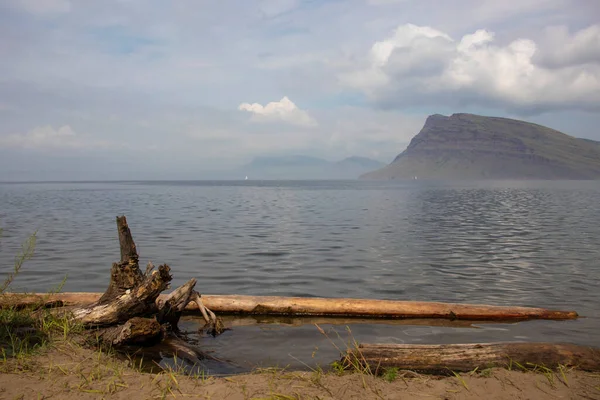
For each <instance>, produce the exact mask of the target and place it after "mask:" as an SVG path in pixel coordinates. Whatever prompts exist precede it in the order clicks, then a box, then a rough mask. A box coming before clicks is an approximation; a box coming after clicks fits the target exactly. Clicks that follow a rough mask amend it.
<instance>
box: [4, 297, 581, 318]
mask: <svg viewBox="0 0 600 400" xmlns="http://www.w3.org/2000/svg"><path fill="white" fill-rule="evenodd" d="M99 297H100V294H99V293H57V294H53V295H40V294H35V295H28V296H23V295H17V294H6V295H3V296H0V307H2V306H7V305H11V304H12V305H13V306H14V305H20V306H23V305H24V304H31V305H39V304H40V303H41V304H51V303H52V304H56V302H62V304H63V305H65V306H69V305H78V304H82V303H91V302H94V301H97V300H98V298H99ZM166 298H167V296H165V295H161V296H159V297H158V299H159V301H160V300H165V299H166ZM202 301H203V303H204V306H205V307H207V308H209V309H211V310H213V311H214V312H217V313H219V314H238V315H285V316H321V317H351V318H378V319H409V318H410V319H413V318H414V319H432V318H433V319H446V320H452V321H457V320H463V321H503V322H510V321H526V320H532V319H546V320H570V319H576V318H578V317H579V315H578V314H577V312H575V311H557V310H547V309H544V308H534V307H512V306H490V305H480V304H459V303H440V302H420V301H397V300H371V299H348V298H337V299H336V298H318V297H310V298H306V297H275V296H240V295H202ZM197 310H198V305H197V303H196V302H190V303H188V304H187V305H186V307H185V311H188V312H194V311H196V312H197Z"/></svg>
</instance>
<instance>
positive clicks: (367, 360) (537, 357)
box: [342, 343, 600, 375]
mask: <svg viewBox="0 0 600 400" xmlns="http://www.w3.org/2000/svg"><path fill="white" fill-rule="evenodd" d="M342 365H344V366H345V368H347V369H354V368H356V367H357V366H360V367H361V368H365V367H367V366H368V368H369V370H370V371H371V372H373V373H382V372H384V371H385V370H386V369H389V368H398V369H403V370H411V371H415V372H419V373H427V374H444V375H447V374H452V371H454V372H465V371H473V370H474V369H475V368H478V369H480V370H481V369H486V368H492V367H504V368H513V369H521V368H523V369H535V368H536V367H537V368H538V369H539V368H540V367H546V368H550V369H554V368H557V367H559V366H561V365H562V366H565V367H575V368H577V369H581V370H584V371H600V349H598V348H593V347H586V346H578V345H574V344H555V343H477V344H441V345H433V344H430V345H421V344H361V345H359V347H358V348H356V349H350V350H348V353H347V354H346V355H344V356H343V357H342Z"/></svg>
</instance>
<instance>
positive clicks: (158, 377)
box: [0, 341, 600, 400]
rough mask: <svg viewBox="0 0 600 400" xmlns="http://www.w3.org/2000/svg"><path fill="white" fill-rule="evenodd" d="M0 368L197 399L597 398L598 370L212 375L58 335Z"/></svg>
mask: <svg viewBox="0 0 600 400" xmlns="http://www.w3.org/2000/svg"><path fill="white" fill-rule="evenodd" d="M4 367H5V368H6V367H12V368H14V369H12V370H11V371H3V373H2V374H0V397H1V398H9V399H14V398H22V399H29V398H46V399H48V398H57V399H58V398H60V399H67V400H69V399H80V398H86V399H87V398H90V399H97V398H107V399H131V398H140V399H150V398H197V399H221V398H227V399H232V400H237V399H240V400H241V399H274V400H288V399H306V398H308V399H313V398H319V399H395V398H403V397H406V398H430V399H431V398H435V399H457V400H463V399H480V398H486V399H516V398H519V399H523V398H527V399H534V400H538V399H539V400H542V399H547V398H549V397H558V398H573V399H574V398H588V399H599V398H600V374H593V373H586V372H582V371H578V370H572V369H571V370H566V371H563V372H555V373H552V374H549V373H547V372H544V371H537V372H536V371H529V372H523V371H516V370H507V369H501V368H494V369H489V370H481V371H472V372H470V373H461V374H455V375H453V376H444V377H441V376H435V375H421V374H417V373H415V372H411V371H396V373H395V374H394V375H393V376H384V377H375V376H372V375H368V374H362V373H358V372H346V373H339V374H338V373H336V372H335V371H333V372H323V370H321V369H314V370H313V371H308V372H306V371H305V372H301V371H286V370H283V369H276V368H267V369H259V370H256V371H254V372H252V373H248V374H241V375H231V376H224V377H215V376H209V375H204V374H196V375H195V376H186V375H183V374H181V373H180V371H178V370H177V368H170V369H167V370H165V371H164V372H161V373H157V374H152V373H145V372H141V371H140V369H139V368H137V367H136V366H135V365H133V364H132V362H131V361H128V360H121V359H119V358H116V357H114V355H111V354H107V353H106V352H104V353H103V352H98V351H94V350H91V349H86V348H82V347H80V346H78V345H76V344H74V343H72V342H69V341H66V342H58V343H56V344H54V345H52V346H51V347H49V348H47V349H45V350H44V351H39V353H38V354H34V355H31V356H30V357H28V358H27V359H25V360H12V361H9V364H6V365H4Z"/></svg>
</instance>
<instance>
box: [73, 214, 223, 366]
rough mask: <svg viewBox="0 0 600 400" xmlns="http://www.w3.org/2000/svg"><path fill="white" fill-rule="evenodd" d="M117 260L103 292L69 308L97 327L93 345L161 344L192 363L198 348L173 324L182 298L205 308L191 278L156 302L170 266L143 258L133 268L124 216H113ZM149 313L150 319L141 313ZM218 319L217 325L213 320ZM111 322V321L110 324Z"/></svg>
mask: <svg viewBox="0 0 600 400" xmlns="http://www.w3.org/2000/svg"><path fill="white" fill-rule="evenodd" d="M117 228H118V232H119V246H120V249H121V261H120V262H118V263H113V265H112V268H111V274H110V283H109V285H108V288H107V289H106V292H104V294H103V295H102V296H101V297H100V298H99V299H98V300H97V301H95V302H93V303H92V304H89V305H85V306H79V307H76V308H74V309H73V310H72V311H71V313H72V315H73V318H74V319H75V320H77V321H79V322H81V323H83V324H84V325H85V326H87V327H95V328H97V329H96V331H95V334H96V339H97V342H98V343H99V344H102V345H110V346H116V347H121V348H123V349H125V348H128V347H129V348H130V347H131V346H151V345H156V344H161V349H164V350H165V351H166V352H170V353H172V354H179V355H184V356H185V357H184V358H186V359H187V360H189V361H191V362H194V363H195V362H197V361H198V360H199V358H200V357H201V355H202V353H201V352H200V351H199V350H198V349H196V348H195V347H193V346H191V345H189V344H187V343H186V342H185V341H183V340H181V339H180V338H179V337H178V336H177V333H178V332H179V329H178V327H177V324H178V322H179V319H180V317H181V314H182V312H183V310H184V309H185V308H186V306H187V305H188V303H190V302H194V304H196V305H197V306H198V307H202V308H203V309H206V308H205V307H204V306H203V305H202V302H201V300H199V299H200V295H199V294H198V292H196V291H194V286H195V285H196V279H190V280H189V281H188V282H186V283H185V284H184V285H183V286H181V287H179V288H177V289H176V290H174V291H173V292H172V293H171V294H169V295H168V296H167V298H166V299H165V300H164V301H160V302H158V304H157V299H158V297H159V295H160V293H161V292H162V291H164V290H165V289H167V288H168V287H169V283H170V282H171V279H172V277H171V274H170V268H169V266H168V265H166V264H164V265H161V266H159V267H158V269H157V270H154V265H152V263H148V266H147V267H146V271H145V273H142V272H141V270H140V267H139V256H138V253H137V250H136V246H135V242H134V241H133V238H132V236H131V231H130V230H129V226H128V225H127V219H126V218H125V217H124V216H122V217H117ZM206 312H207V313H209V314H210V315H211V318H210V319H209V318H207V322H210V323H212V326H213V327H214V329H213V334H219V333H221V331H222V330H223V329H222V323H221V322H220V320H219V319H218V318H216V316H215V315H214V313H212V311H210V310H208V309H206ZM151 315H155V318H142V317H144V316H151ZM219 324H220V325H219ZM115 325H116V326H115Z"/></svg>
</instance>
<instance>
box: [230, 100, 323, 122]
mask: <svg viewBox="0 0 600 400" xmlns="http://www.w3.org/2000/svg"><path fill="white" fill-rule="evenodd" d="M238 109H239V110H240V111H247V112H250V113H252V114H253V115H252V120H253V121H256V122H274V121H283V122H286V123H289V124H293V125H298V126H305V127H313V126H316V125H317V121H315V119H314V118H312V117H311V116H310V115H309V114H308V113H307V112H306V111H304V110H301V109H299V108H298V107H297V106H296V105H295V104H294V103H293V102H292V101H291V100H290V99H288V98H287V96H284V97H283V98H282V99H281V100H280V101H273V102H271V103H269V104H267V105H266V106H262V105H260V104H258V103H253V104H249V103H242V104H240V106H239V107H238Z"/></svg>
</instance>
